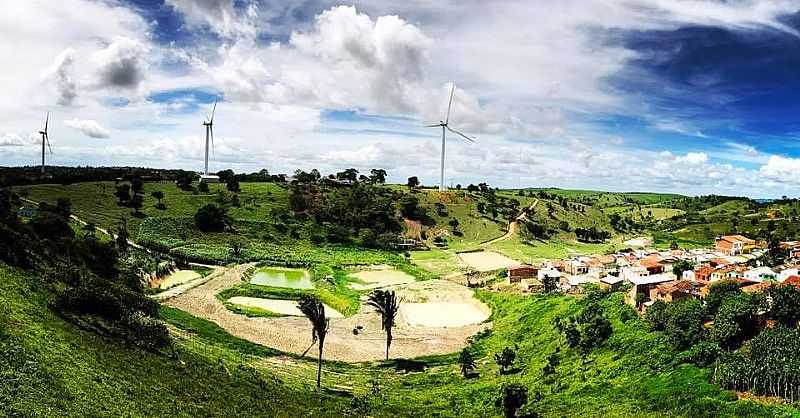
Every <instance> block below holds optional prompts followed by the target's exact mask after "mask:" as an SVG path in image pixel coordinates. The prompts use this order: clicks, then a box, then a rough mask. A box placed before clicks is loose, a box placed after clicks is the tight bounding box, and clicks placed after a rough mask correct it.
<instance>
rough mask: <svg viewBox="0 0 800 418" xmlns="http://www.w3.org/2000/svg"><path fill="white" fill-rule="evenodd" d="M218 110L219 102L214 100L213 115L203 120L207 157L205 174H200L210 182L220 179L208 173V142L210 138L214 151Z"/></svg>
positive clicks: (203, 179) (202, 178)
mask: <svg viewBox="0 0 800 418" xmlns="http://www.w3.org/2000/svg"><path fill="white" fill-rule="evenodd" d="M216 110H217V102H216V101H215V102H214V107H213V108H212V109H211V116H209V117H208V119H207V120H205V121H203V126H205V127H206V158H205V166H204V169H203V175H202V176H200V180H201V181H205V182H209V183H216V182H218V181H219V177H217V176H215V175H212V174H209V173H208V144H209V140H210V141H211V152H212V153H213V152H214V112H216Z"/></svg>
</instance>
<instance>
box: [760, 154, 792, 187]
mask: <svg viewBox="0 0 800 418" xmlns="http://www.w3.org/2000/svg"><path fill="white" fill-rule="evenodd" d="M759 171H760V173H761V175H762V176H764V177H765V178H767V179H770V180H773V181H776V182H779V183H794V185H795V186H796V185H797V184H798V183H800V159H798V158H788V157H781V156H779V155H773V156H771V157H769V161H767V163H766V164H765V165H762V166H761V168H760V169H759Z"/></svg>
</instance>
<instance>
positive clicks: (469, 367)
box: [458, 347, 475, 377]
mask: <svg viewBox="0 0 800 418" xmlns="http://www.w3.org/2000/svg"><path fill="white" fill-rule="evenodd" d="M458 364H460V365H461V375H463V376H464V377H470V376H472V373H474V372H475V356H474V355H473V354H472V352H471V351H469V349H468V348H466V347H465V348H464V349H463V350H461V354H459V355H458Z"/></svg>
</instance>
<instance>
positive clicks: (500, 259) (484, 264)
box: [458, 251, 522, 272]
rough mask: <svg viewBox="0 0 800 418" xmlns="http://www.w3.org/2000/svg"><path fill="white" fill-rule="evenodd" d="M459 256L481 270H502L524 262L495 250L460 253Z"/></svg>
mask: <svg viewBox="0 0 800 418" xmlns="http://www.w3.org/2000/svg"><path fill="white" fill-rule="evenodd" d="M458 257H459V258H460V259H461V261H463V262H464V263H466V264H467V265H469V266H470V267H472V268H474V269H475V270H478V271H480V272H487V271H492V270H500V269H504V268H509V267H513V266H518V265H520V264H522V263H520V262H519V261H517V260H512V259H510V258H508V257H506V256H504V255H503V254H500V253H496V252H493V251H476V252H470V253H460V254H458Z"/></svg>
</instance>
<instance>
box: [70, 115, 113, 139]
mask: <svg viewBox="0 0 800 418" xmlns="http://www.w3.org/2000/svg"><path fill="white" fill-rule="evenodd" d="M64 125H66V126H68V127H70V128H74V129H77V130H79V131H81V132H82V133H83V134H84V135H86V136H88V137H90V138H108V137H109V135H110V132H109V131H108V129H106V128H103V127H102V126H100V124H99V123H97V121H95V120H90V119H87V120H80V119H71V120H67V121H64Z"/></svg>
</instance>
